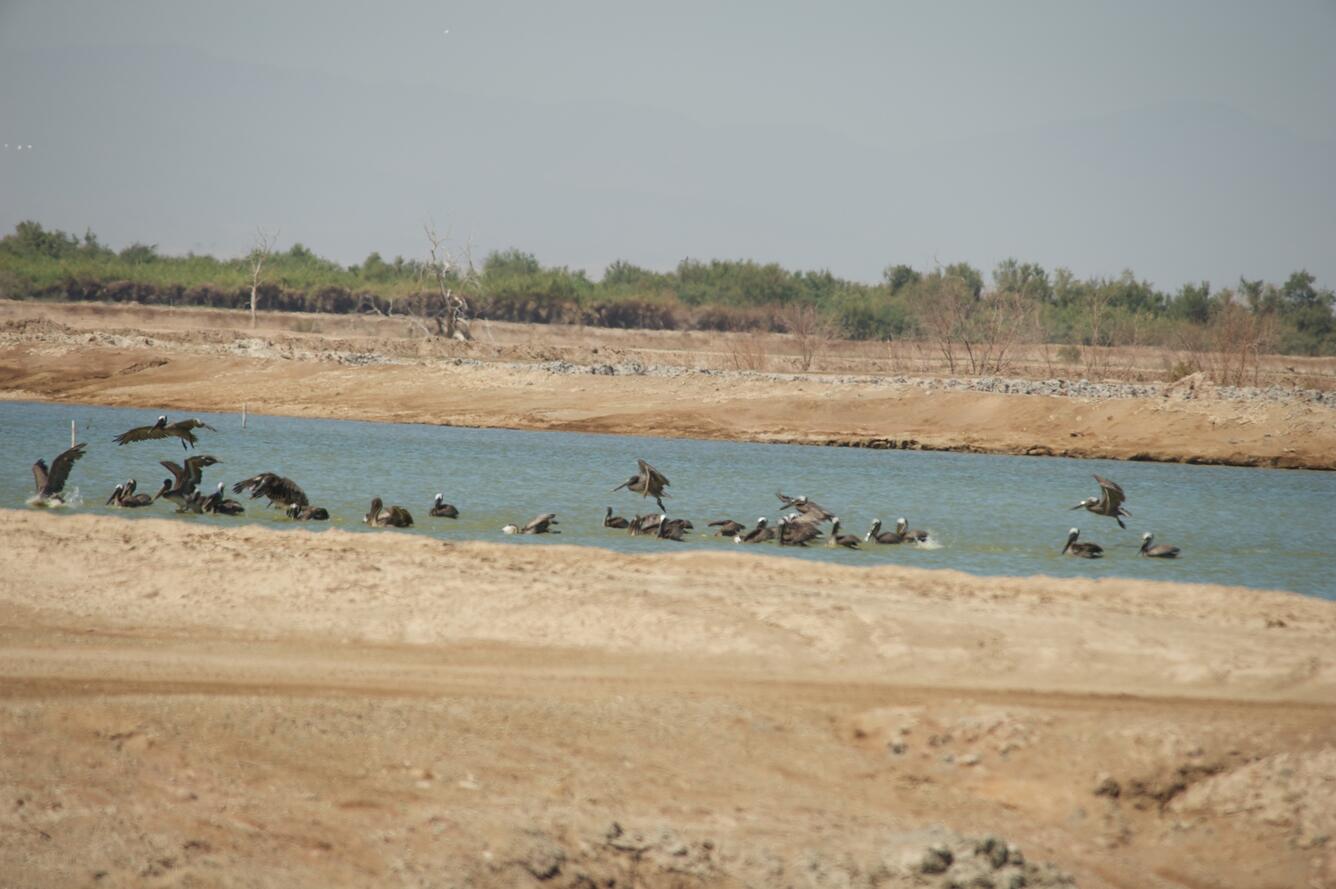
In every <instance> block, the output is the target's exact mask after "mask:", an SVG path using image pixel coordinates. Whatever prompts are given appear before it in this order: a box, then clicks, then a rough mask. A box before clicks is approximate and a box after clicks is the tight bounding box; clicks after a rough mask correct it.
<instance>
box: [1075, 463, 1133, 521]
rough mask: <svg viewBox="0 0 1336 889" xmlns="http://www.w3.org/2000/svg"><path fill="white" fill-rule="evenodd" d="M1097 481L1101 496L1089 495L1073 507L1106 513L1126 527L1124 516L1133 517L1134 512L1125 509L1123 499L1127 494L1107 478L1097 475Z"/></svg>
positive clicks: (1097, 513)
mask: <svg viewBox="0 0 1336 889" xmlns="http://www.w3.org/2000/svg"><path fill="white" fill-rule="evenodd" d="M1095 481H1097V482H1099V496H1098V497H1087V498H1086V499H1084V500H1082V501H1081V502H1080V503H1078V504H1076V505H1075V506H1073V507H1072V509H1086V510H1088V511H1090V512H1093V513H1094V514H1095V515H1106V516H1109V517H1111V518H1112V519H1114V521H1116V522H1117V523H1118V527H1119V528H1126V527H1127V525H1125V524H1123V520H1122V516H1127V517H1128V518H1131V517H1132V514H1131V513H1130V512H1128V511H1127V510H1126V509H1123V501H1124V500H1126V499H1127V495H1126V494H1124V493H1123V489H1122V488H1121V487H1119V486H1118V484H1117V483H1116V482H1111V481H1109V480H1108V479H1107V478H1103V477H1101V476H1098V475H1097V476H1095Z"/></svg>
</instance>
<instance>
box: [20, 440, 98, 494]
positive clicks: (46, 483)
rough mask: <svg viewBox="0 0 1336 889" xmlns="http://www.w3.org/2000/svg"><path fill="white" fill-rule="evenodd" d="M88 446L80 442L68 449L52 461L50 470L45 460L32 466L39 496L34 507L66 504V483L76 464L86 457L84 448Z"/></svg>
mask: <svg viewBox="0 0 1336 889" xmlns="http://www.w3.org/2000/svg"><path fill="white" fill-rule="evenodd" d="M85 447H87V445H85V444H83V443H82V442H80V443H79V444H76V445H75V446H74V447H72V448H67V449H66V450H63V451H61V452H60V454H59V455H58V456H57V457H56V458H55V459H54V460H52V461H51V467H50V468H49V469H48V468H47V465H46V461H45V460H41V459H39V460H38V461H37V462H36V463H34V464H33V465H32V477H33V481H34V482H36V487H37V494H36V495H35V497H34V499H33V500H32V504H33V505H34V506H47V505H50V504H63V503H64V502H65V495H64V493H63V492H64V490H65V482H66V481H67V480H68V479H69V477H70V469H71V468H73V466H74V462H75V461H76V460H78V459H79V458H80V457H82V456H83V455H84V448H85Z"/></svg>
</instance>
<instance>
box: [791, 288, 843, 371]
mask: <svg viewBox="0 0 1336 889" xmlns="http://www.w3.org/2000/svg"><path fill="white" fill-rule="evenodd" d="M780 319H781V320H782V322H783V324H784V327H785V328H787V329H788V332H789V334H790V335H791V336H792V337H793V342H794V344H795V345H796V346H797V347H798V366H799V368H800V369H801V370H802V371H803V373H806V372H808V371H810V370H811V369H812V365H813V363H814V362H815V361H816V358H817V356H818V355H820V354H821V352H823V351H824V350H825V348H826V346H827V344H828V343H829V342H830V338H831V336H832V334H833V332H834V331H833V330H832V329H831V327H830V325H829V324H828V323H827V322H826V320H825V319H824V318H823V317H821V313H820V312H818V311H817V308H816V306H814V305H812V304H811V303H794V304H793V305H790V306H786V307H785V308H784V310H783V311H782V312H781V313H780Z"/></svg>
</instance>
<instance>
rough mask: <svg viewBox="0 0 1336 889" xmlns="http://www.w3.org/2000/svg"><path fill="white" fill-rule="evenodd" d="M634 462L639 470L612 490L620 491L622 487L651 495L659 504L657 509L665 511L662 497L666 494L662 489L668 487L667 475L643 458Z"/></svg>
mask: <svg viewBox="0 0 1336 889" xmlns="http://www.w3.org/2000/svg"><path fill="white" fill-rule="evenodd" d="M636 463H637V464H638V465H639V467H640V471H639V472H637V473H636V474H635V475H633V476H631V477H630V478H628V479H627V480H626V481H624V482H622V483H621V484H620V485H618V486H617V487H615V488H613V489H612V490H613V491H620V490H621V489H622V488H626V489H627V490H628V491H630V492H632V493H634V494H639V495H640V496H641V497H653V498H654V502H655V503H657V504H659V509H660V510H661V511H666V510H667V507H665V506H664V505H663V498H664V497H667V496H668V495H667V494H665V493H664V492H663V489H664V488H666V487H668V477H667V476H666V475H664V474H663V473H662V472H659V470H657V469H655V468H654V467H653V466H650V465H649V464H648V463H646V462H645V461H644V460H636Z"/></svg>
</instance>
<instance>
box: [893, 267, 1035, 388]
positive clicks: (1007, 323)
mask: <svg viewBox="0 0 1336 889" xmlns="http://www.w3.org/2000/svg"><path fill="white" fill-rule="evenodd" d="M925 283H926V286H924V287H921V288H920V290H919V294H918V296H917V298H916V302H915V306H914V311H915V315H916V317H917V320H918V323H919V327H920V329H922V330H923V332H924V333H925V334H926V336H927V338H928V340H929V341H930V342H932V343H933V344H934V345H935V346H936V349H937V351H938V352H939V353H940V354H941V356H942V359H943V360H944V361H945V362H946V369H947V372H948V373H956V372H957V370H967V371H968V372H969V373H972V374H982V373H1002V372H1004V371H1005V370H1006V368H1007V367H1008V366H1009V362H1010V361H1011V359H1012V353H1013V350H1014V349H1015V347H1016V346H1017V345H1018V344H1020V343H1022V342H1025V341H1028V340H1031V339H1035V338H1037V332H1038V317H1037V313H1036V311H1035V308H1034V304H1033V303H1032V302H1031V301H1030V300H1028V299H1026V298H1025V297H1023V296H1021V295H1020V294H1018V293H1012V292H1001V293H998V292H994V293H986V294H982V295H980V296H977V297H976V296H975V295H974V292H973V291H972V290H971V289H970V287H969V285H968V283H967V282H965V281H964V280H962V279H960V278H957V277H955V276H937V277H936V278H935V279H931V280H930V281H928V282H925Z"/></svg>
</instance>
